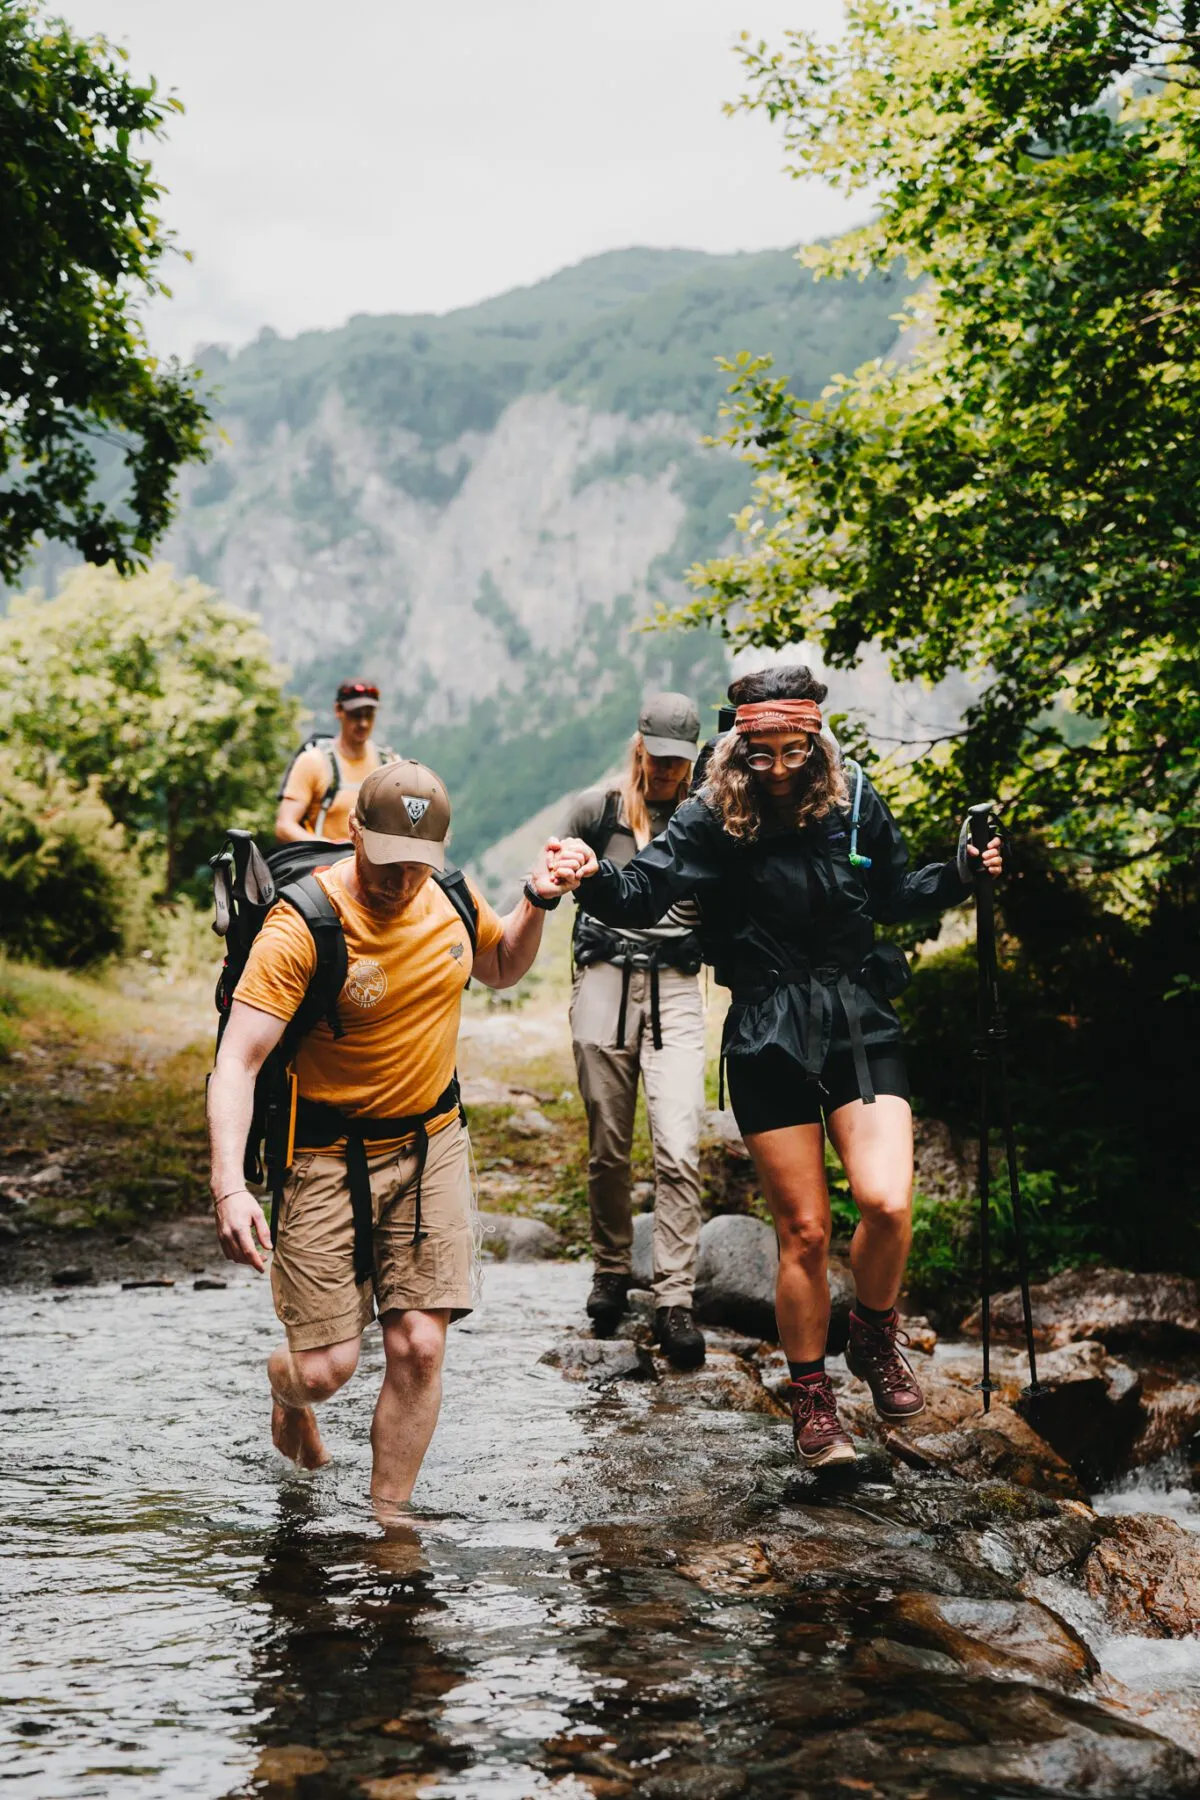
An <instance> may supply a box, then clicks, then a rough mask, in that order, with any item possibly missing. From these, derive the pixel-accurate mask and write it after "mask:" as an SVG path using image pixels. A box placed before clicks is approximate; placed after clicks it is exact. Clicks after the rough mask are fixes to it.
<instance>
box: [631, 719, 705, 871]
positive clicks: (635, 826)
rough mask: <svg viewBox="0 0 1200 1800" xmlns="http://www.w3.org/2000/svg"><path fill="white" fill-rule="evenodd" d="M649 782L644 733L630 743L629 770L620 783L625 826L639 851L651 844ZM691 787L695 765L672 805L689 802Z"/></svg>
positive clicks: (673, 798)
mask: <svg viewBox="0 0 1200 1800" xmlns="http://www.w3.org/2000/svg"><path fill="white" fill-rule="evenodd" d="M649 782H650V752H649V751H648V750H647V748H646V740H645V739H644V738H643V736H642V734H641V732H640V731H635V732H634V734H633V736H632V738H631V739H630V740H629V767H628V769H627V770H626V771H625V779H624V781H623V782H622V784H621V804H622V806H623V807H624V809H625V823H626V824H627V825H628V826H629V829H630V831H632V833H633V841H634V843H635V844H636V845H637V847H638V849H639V850H644V849H645V847H646V845H647V844H648V843H649V842H650V812H649V808H648V807H647V805H646V790H647V788H648V786H649ZM691 785H692V765H691V764H690V763H689V764H688V767H687V773H686V774H685V775H684V777H683V779H682V781H681V782H680V783H679V786H678V787H677V788H676V790H675V792H674V794H673V795H672V796H671V805H672V806H679V805H681V804H682V802H683V801H684V800H686V799H687V797H688V791H689V789H690V788H691Z"/></svg>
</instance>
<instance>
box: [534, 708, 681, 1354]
mask: <svg viewBox="0 0 1200 1800" xmlns="http://www.w3.org/2000/svg"><path fill="white" fill-rule="evenodd" d="M699 737H700V719H699V715H698V713H697V711H696V708H695V706H694V705H693V704H692V702H691V701H690V700H689V699H688V698H687V696H686V695H685V694H655V695H654V696H653V697H652V698H651V699H649V700H648V701H647V702H646V704H645V705H644V706H643V708H642V712H641V717H640V718H639V719H638V729H637V732H636V733H635V735H634V737H633V740H632V744H631V747H630V754H629V766H628V769H627V771H626V774H625V777H624V779H623V780H622V781H621V782H619V783H614V784H612V785H610V786H608V787H597V788H590V789H589V790H588V791H587V792H586V793H583V794H581V795H580V796H579V798H578V799H577V800H576V801H575V803H574V805H573V807H572V808H571V811H570V814H569V816H568V817H567V819H566V821H565V822H564V827H563V835H564V837H572V838H575V839H581V840H582V841H583V842H584V843H585V844H587V845H589V846H590V847H591V849H592V850H593V851H594V852H595V854H596V857H597V858H598V859H599V858H604V857H607V858H608V859H609V861H610V862H611V863H613V864H614V866H615V867H617V868H624V866H625V864H626V863H628V862H629V861H631V859H632V858H633V856H634V855H635V854H636V852H637V851H638V850H640V849H642V848H643V847H644V846H645V845H646V844H648V843H649V842H650V840H651V838H654V837H657V836H658V834H659V832H660V831H665V830H666V828H667V825H668V824H669V822H670V819H671V815H672V814H673V812H674V811H675V808H676V807H677V806H678V805H679V803H680V801H681V800H683V799H685V798H686V796H687V792H688V787H689V784H690V781H691V774H692V764H693V762H694V761H695V758H696V753H697V748H698V741H699ZM694 925H695V909H694V908H690V907H688V906H687V905H686V904H685V905H684V906H680V907H675V908H672V909H671V911H669V912H668V913H667V914H666V916H665V917H664V918H662V919H660V920H659V921H658V922H657V923H656V924H654V925H651V926H650V927H648V928H647V929H644V930H637V931H634V930H629V929H626V928H623V927H616V928H615V927H611V926H607V925H601V924H600V923H599V921H598V920H596V919H593V918H589V917H588V915H587V914H586V913H583V912H580V913H579V914H578V915H577V917H576V920H575V933H574V938H573V948H574V954H575V969H576V975H575V985H574V991H573V993H572V996H571V1041H572V1045H573V1047H574V1051H575V1067H576V1069H577V1071H578V1074H579V1091H580V1093H581V1095H582V1096H583V1103H584V1106H585V1108H586V1110H587V1121H588V1204H589V1207H590V1209H591V1219H592V1254H593V1256H594V1258H595V1279H594V1281H593V1283H592V1290H591V1293H590V1294H589V1296H588V1302H587V1311H588V1317H589V1318H590V1319H591V1320H592V1322H593V1325H594V1328H595V1331H596V1335H597V1336H605V1335H607V1334H608V1333H609V1332H611V1331H613V1330H614V1329H615V1327H616V1325H617V1324H618V1322H619V1320H620V1318H621V1315H622V1314H623V1312H624V1311H625V1306H626V1301H627V1299H628V1295H629V1289H630V1286H631V1279H632V1278H631V1251H632V1245H633V1211H632V1202H631V1196H630V1160H629V1159H630V1150H631V1148H632V1144H633V1121H634V1111H635V1108H636V1106H637V1089H638V1077H639V1075H640V1077H641V1080H642V1084H643V1086H644V1088H645V1090H646V1113H647V1117H648V1119H649V1123H650V1138H651V1142H652V1143H653V1146H654V1335H655V1338H656V1340H657V1342H658V1344H659V1345H660V1347H661V1349H662V1350H663V1353H664V1354H665V1355H666V1356H667V1357H668V1358H669V1360H670V1361H671V1362H672V1363H674V1365H675V1366H676V1368H680V1369H693V1368H696V1367H697V1366H698V1365H699V1364H700V1363H702V1362H703V1361H704V1349H705V1346H704V1337H703V1334H702V1333H701V1332H700V1331H699V1330H698V1329H697V1326H696V1323H695V1320H694V1319H693V1317H692V1310H691V1308H692V1284H693V1280H694V1277H695V1269H696V1249H697V1244H698V1242H699V1237H700V1127H701V1122H702V1119H703V1116H704V1008H703V1004H702V1002H701V997H700V984H699V981H698V979H697V972H698V970H699V968H700V946H699V943H698V942H697V939H696V935H695V931H694Z"/></svg>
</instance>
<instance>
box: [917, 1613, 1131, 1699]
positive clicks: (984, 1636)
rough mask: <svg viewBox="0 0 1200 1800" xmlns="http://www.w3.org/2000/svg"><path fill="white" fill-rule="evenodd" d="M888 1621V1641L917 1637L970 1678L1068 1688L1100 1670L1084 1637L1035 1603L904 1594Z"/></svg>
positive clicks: (1089, 1678) (1082, 1681)
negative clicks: (939, 1652)
mask: <svg viewBox="0 0 1200 1800" xmlns="http://www.w3.org/2000/svg"><path fill="white" fill-rule="evenodd" d="M885 1619H886V1625H885V1630H886V1631H887V1634H888V1636H889V1638H890V1637H892V1636H897V1637H899V1638H900V1639H901V1641H904V1640H905V1639H914V1638H915V1639H916V1641H918V1642H919V1643H921V1644H925V1645H930V1646H932V1647H933V1648H935V1649H937V1650H940V1651H941V1652H942V1653H943V1654H944V1655H946V1656H949V1657H950V1659H951V1660H952V1662H953V1663H954V1664H955V1665H956V1666H957V1667H958V1668H960V1669H964V1670H966V1671H967V1673H968V1674H972V1675H990V1676H992V1677H994V1678H999V1679H1001V1680H1003V1679H1009V1680H1013V1679H1016V1680H1023V1681H1039V1682H1044V1683H1046V1684H1047V1685H1049V1686H1051V1687H1060V1688H1065V1689H1070V1688H1076V1687H1079V1686H1081V1685H1082V1684H1083V1683H1085V1682H1087V1681H1089V1680H1091V1678H1092V1676H1093V1675H1095V1673H1096V1671H1097V1663H1096V1660H1095V1658H1094V1657H1093V1655H1092V1653H1091V1651H1090V1650H1089V1649H1088V1647H1087V1645H1086V1644H1085V1643H1084V1641H1083V1639H1082V1638H1081V1637H1079V1636H1078V1635H1077V1634H1076V1633H1075V1632H1074V1631H1072V1629H1071V1627H1070V1626H1069V1625H1066V1624H1064V1622H1063V1621H1062V1620H1061V1619H1059V1618H1058V1617H1057V1616H1056V1615H1055V1614H1054V1613H1052V1612H1051V1611H1050V1609H1049V1608H1048V1607H1045V1606H1042V1605H1040V1604H1039V1603H1038V1602H1037V1601H1036V1600H1010V1599H977V1598H975V1597H973V1596H962V1595H952V1596H945V1595H941V1594H900V1595H898V1596H897V1597H896V1599H895V1600H894V1601H893V1602H892V1603H891V1605H890V1606H889V1607H888V1609H887V1612H886V1614H885Z"/></svg>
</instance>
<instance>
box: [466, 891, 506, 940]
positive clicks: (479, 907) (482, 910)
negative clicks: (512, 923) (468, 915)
mask: <svg viewBox="0 0 1200 1800" xmlns="http://www.w3.org/2000/svg"><path fill="white" fill-rule="evenodd" d="M467 887H468V889H469V890H470V894H471V898H472V900H473V901H474V902H475V910H476V912H477V913H478V914H479V925H478V928H477V935H476V940H475V951H476V954H477V955H478V953H479V952H480V951H481V950H491V949H493V948H494V946H495V945H496V944H498V943H499V942H500V939H501V938H502V937H503V936H504V925H503V923H502V922H501V919H500V915H499V913H498V912H497V911H496V909H495V907H494V906H492V905H490V904H489V902H488V901H486V900H485V899H484V897H483V895H482V894H481V893H480V892H479V890H478V888H475V887H472V886H471V883H470V882H468V883H467Z"/></svg>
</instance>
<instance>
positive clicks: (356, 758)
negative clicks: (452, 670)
mask: <svg viewBox="0 0 1200 1800" xmlns="http://www.w3.org/2000/svg"><path fill="white" fill-rule="evenodd" d="M378 710H379V689H378V688H377V687H376V686H375V684H374V682H372V681H343V683H342V685H341V687H340V688H339V689H338V691H337V697H336V699H335V700H334V703H333V715H334V718H335V719H336V720H337V722H338V735H337V736H336V737H332V736H330V735H329V733H327V732H326V733H321V732H318V733H315V734H314V735H313V736H312V737H310V738H308V739H307V740H306V742H305V743H303V744H301V746H300V748H299V750H297V752H296V754H295V756H293V758H292V760H291V762H290V763H289V764H288V769H287V773H286V775H285V776H284V778H283V782H282V784H281V786H280V789H279V811H278V812H277V813H276V815H275V836H276V837H277V838H278V840H279V842H280V843H281V844H290V843H297V842H303V840H304V839H305V838H311V837H318V838H327V839H328V840H329V841H330V842H331V843H338V844H343V843H345V842H346V841H347V840H348V839H349V836H350V815H351V813H352V812H353V810H354V802H355V801H356V800H357V798H358V790H359V788H360V787H361V786H362V784H363V782H364V781H365V780H366V779H367V776H368V775H370V774H371V773H372V772H373V771H374V770H375V769H378V768H379V767H380V765H381V764H383V763H389V762H395V760H396V752H395V751H394V750H391V749H389V748H388V747H387V745H379V744H376V743H375V741H374V739H373V738H372V736H371V732H372V730H373V729H374V726H375V714H376V713H377V712H378Z"/></svg>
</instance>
